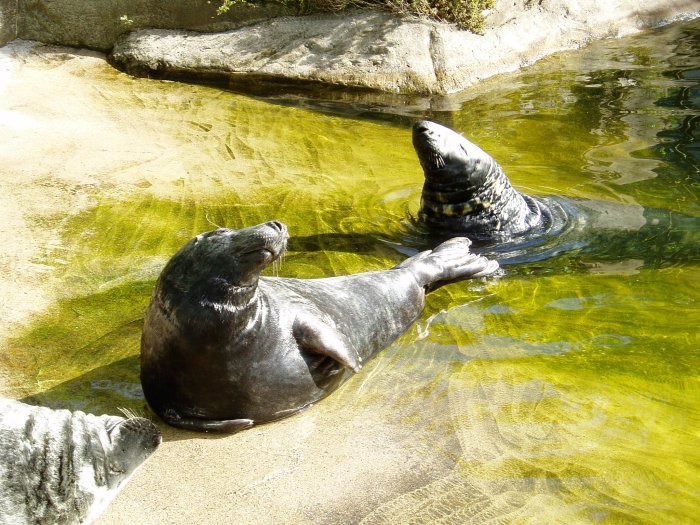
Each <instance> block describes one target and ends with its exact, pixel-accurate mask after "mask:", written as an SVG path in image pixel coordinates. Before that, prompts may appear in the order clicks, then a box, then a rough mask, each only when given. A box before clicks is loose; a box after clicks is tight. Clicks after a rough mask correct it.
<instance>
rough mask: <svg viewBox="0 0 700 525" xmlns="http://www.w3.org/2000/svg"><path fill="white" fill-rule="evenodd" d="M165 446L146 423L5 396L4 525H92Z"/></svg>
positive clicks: (1, 435)
mask: <svg viewBox="0 0 700 525" xmlns="http://www.w3.org/2000/svg"><path fill="white" fill-rule="evenodd" d="M160 441H161V437H160V431H159V430H158V427H156V426H155V425H154V424H153V423H152V422H151V421H149V420H148V419H145V418H141V417H134V418H128V419H125V418H123V417H117V416H107V415H105V416H94V415H92V414H84V413H83V412H79V411H77V412H70V411H68V410H52V409H50V408H45V407H36V406H31V405H27V404H24V403H21V402H19V401H14V400H11V399H0V523H11V524H18V525H19V524H30V523H32V524H44V525H49V524H78V523H81V524H86V523H91V522H92V521H93V520H95V519H96V518H97V517H98V516H99V515H100V513H101V512H102V511H103V510H104V509H105V507H106V506H107V505H108V504H109V502H110V501H111V500H112V499H113V498H114V497H115V496H116V495H117V493H118V492H119V491H120V490H121V488H122V487H123V486H124V485H125V484H126V482H127V481H128V480H129V478H130V477H131V476H132V474H133V473H134V472H135V471H136V470H137V469H138V468H139V467H140V466H141V465H142V464H143V462H144V461H145V460H146V459H147V458H148V457H149V456H150V455H151V454H152V453H153V452H154V451H155V450H156V448H157V447H158V445H159V444H160Z"/></svg>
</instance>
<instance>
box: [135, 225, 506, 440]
mask: <svg viewBox="0 0 700 525" xmlns="http://www.w3.org/2000/svg"><path fill="white" fill-rule="evenodd" d="M287 238H288V234H287V228H286V226H285V225H283V224H281V223H279V222H276V221H273V222H268V223H265V224H260V225H257V226H253V227H249V228H244V229H240V230H231V229H225V228H220V229H218V230H215V231H212V232H207V233H203V234H200V235H198V236H197V237H195V238H194V239H192V240H191V241H189V242H188V243H187V244H186V245H185V246H184V247H183V248H182V249H181V250H180V251H179V252H177V253H176V254H175V255H174V256H173V258H172V259H171V260H170V261H169V262H168V264H167V265H166V267H165V268H164V269H163V272H162V273H161V275H160V277H159V279H158V282H157V283H156V287H155V291H154V294H153V298H152V300H151V304H150V307H149V308H148V312H147V314H146V319H145V323H144V329H143V337H142V341H141V383H142V385H143V391H144V394H145V396H146V399H147V401H148V403H149V404H150V406H151V407H152V408H153V409H154V410H155V412H156V413H157V414H158V415H159V416H161V417H162V418H163V419H164V420H165V421H166V422H167V423H169V424H171V425H174V426H177V427H181V428H186V429H192V430H205V431H219V432H235V431H238V430H243V429H245V428H248V427H250V426H252V425H253V424H258V423H264V422H267V421H272V420H275V419H279V418H282V417H285V416H288V415H290V414H293V413H295V412H298V411H300V410H302V409H304V408H305V407H307V406H309V405H311V404H312V403H314V402H316V401H318V400H319V399H321V398H323V397H325V396H326V395H328V394H329V393H330V392H332V391H333V390H335V389H336V388H337V387H338V386H339V385H340V384H341V383H342V382H343V381H344V380H345V379H347V378H348V377H349V371H352V372H357V371H358V370H359V369H360V368H361V367H362V364H363V363H364V362H366V361H367V360H368V359H369V358H371V357H372V356H373V355H375V354H376V353H377V352H378V351H379V350H381V349H382V348H384V347H385V346H386V345H388V344H389V343H390V342H391V341H393V340H394V339H395V338H396V337H398V336H399V335H400V334H401V333H402V332H404V331H405V330H406V329H407V328H408V327H409V326H410V325H411V323H413V321H414V320H415V319H416V318H417V317H418V316H419V315H420V314H421V312H422V311H423V306H424V304H425V293H426V291H427V290H431V289H435V288H437V287H439V286H441V285H442V284H445V283H447V282H451V281H456V280H460V279H466V278H469V277H480V276H485V275H488V274H491V273H493V272H494V271H496V269H497V268H498V264H497V263H495V262H493V261H489V260H487V259H485V258H483V257H480V256H477V255H474V254H471V253H470V252H469V250H468V247H469V241H468V240H467V239H464V238H459V239H452V240H450V241H447V242H445V243H443V244H441V245H440V246H438V247H437V248H435V250H433V251H426V252H422V253H420V254H418V255H415V256H413V257H411V258H410V259H407V260H406V261H404V262H403V263H401V264H399V265H398V266H396V267H395V268H393V269H391V270H385V271H376V272H367V273H360V274H356V275H348V276H342V277H332V278H326V279H287V278H274V277H260V272H262V270H263V269H264V268H265V267H266V266H268V265H269V264H270V263H272V262H273V261H274V260H276V259H277V258H278V257H279V256H280V255H281V254H282V253H283V251H284V250H285V247H286V243H287Z"/></svg>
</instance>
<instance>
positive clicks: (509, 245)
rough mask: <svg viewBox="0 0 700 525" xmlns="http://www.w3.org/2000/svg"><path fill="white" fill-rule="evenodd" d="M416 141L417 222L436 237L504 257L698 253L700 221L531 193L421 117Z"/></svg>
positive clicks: (650, 257) (662, 260)
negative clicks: (420, 175) (419, 172)
mask: <svg viewBox="0 0 700 525" xmlns="http://www.w3.org/2000/svg"><path fill="white" fill-rule="evenodd" d="M413 146H414V149H415V151H416V154H417V155H418V159H419V161H420V164H421V166H422V168H423V172H424V175H425V181H424V184H423V189H422V193H421V199H420V208H419V210H418V214H417V218H416V220H415V221H414V223H415V224H417V225H418V226H419V228H421V229H422V230H421V231H422V233H421V235H423V234H425V233H427V234H428V235H429V236H430V237H432V238H431V241H432V242H435V240H436V239H439V238H446V237H447V238H449V237H451V236H455V235H464V236H466V237H468V238H469V239H471V240H472V241H473V243H474V246H473V251H475V252H476V253H481V254H483V255H486V256H489V257H494V258H497V259H498V260H499V262H500V263H502V264H508V263H510V264H513V263H520V262H533V261H537V260H542V259H546V258H549V257H552V256H556V255H559V254H562V253H565V252H570V253H581V254H585V258H586V259H587V260H589V261H591V260H592V261H608V262H612V261H619V260H624V259H634V260H637V259H638V260H641V261H644V264H645V265H649V266H660V265H664V264H669V263H670V264H673V263H674V262H675V261H677V260H681V259H684V260H698V259H699V258H700V249H699V246H700V244H699V243H698V232H699V231H700V222H699V220H698V218H696V217H688V216H684V215H682V214H679V213H674V212H672V211H669V210H662V209H654V208H644V207H642V206H639V205H629V204H621V203H615V202H604V201H597V200H588V199H579V198H567V197H563V196H559V195H527V194H525V193H522V192H520V191H518V190H517V189H516V188H515V187H514V186H513V184H512V183H511V181H510V180H509V178H508V176H507V175H506V174H505V172H504V171H503V168H502V167H501V166H500V165H499V164H498V162H497V161H496V160H495V159H493V158H492V157H491V156H490V155H489V154H488V153H486V152H485V151H483V150H482V149H481V148H479V147H478V146H477V145H476V144H473V143H472V142H470V141H469V140H467V139H466V138H465V137H463V136H462V135H460V134H458V133H456V132H455V131H453V130H451V129H449V128H447V127H445V126H442V125H440V124H436V123H435V122H430V121H426V120H421V121H418V122H416V123H415V124H414V125H413Z"/></svg>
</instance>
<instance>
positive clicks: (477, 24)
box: [217, 0, 493, 33]
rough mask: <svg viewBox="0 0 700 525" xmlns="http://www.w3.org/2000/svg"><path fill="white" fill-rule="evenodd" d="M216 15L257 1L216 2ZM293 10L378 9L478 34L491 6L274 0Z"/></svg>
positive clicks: (444, 1) (482, 0) (479, 0)
mask: <svg viewBox="0 0 700 525" xmlns="http://www.w3.org/2000/svg"><path fill="white" fill-rule="evenodd" d="M219 1H221V5H220V6H219V7H218V8H217V13H218V14H223V13H225V12H226V11H228V10H229V9H230V8H231V7H232V6H234V5H236V4H246V5H254V4H255V2H256V1H258V0H219ZM274 1H275V2H276V3H278V4H282V5H284V6H287V7H291V8H295V9H296V10H297V12H299V13H308V12H309V11H339V10H342V9H344V8H345V7H347V6H348V5H354V6H357V7H368V8H371V9H382V10H386V11H391V12H393V13H399V14H413V15H420V16H427V17H429V18H432V19H435V20H440V21H442V22H449V23H453V24H455V25H456V26H457V27H459V28H461V29H466V30H469V31H472V32H474V33H481V32H482V31H483V29H484V15H483V11H484V10H485V9H489V8H491V7H493V0H274Z"/></svg>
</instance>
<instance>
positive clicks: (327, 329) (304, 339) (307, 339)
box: [292, 312, 362, 373]
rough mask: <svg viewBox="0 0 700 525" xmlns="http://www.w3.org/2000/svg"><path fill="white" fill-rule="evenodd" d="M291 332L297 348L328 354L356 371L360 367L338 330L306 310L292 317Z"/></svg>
mask: <svg viewBox="0 0 700 525" xmlns="http://www.w3.org/2000/svg"><path fill="white" fill-rule="evenodd" d="M292 334H293V335H294V339H296V342H297V344H298V345H299V348H301V349H303V350H306V351H308V352H311V353H314V354H321V355H325V356H328V357H330V358H332V359H334V360H335V361H337V362H338V363H340V364H341V365H343V366H344V367H346V368H349V369H350V370H352V371H353V372H355V373H357V372H359V371H360V368H361V367H362V363H361V362H360V357H359V356H358V355H357V352H356V351H355V349H354V348H351V347H349V346H348V345H347V344H346V343H345V341H344V340H343V339H344V338H343V336H342V335H341V334H340V333H338V331H337V330H336V329H335V328H333V327H331V326H329V325H328V324H326V323H325V322H323V321H321V320H320V319H319V318H317V317H314V316H313V315H312V314H310V313H308V312H299V313H298V314H297V316H296V319H294V326H293V327H292Z"/></svg>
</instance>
